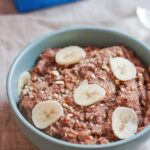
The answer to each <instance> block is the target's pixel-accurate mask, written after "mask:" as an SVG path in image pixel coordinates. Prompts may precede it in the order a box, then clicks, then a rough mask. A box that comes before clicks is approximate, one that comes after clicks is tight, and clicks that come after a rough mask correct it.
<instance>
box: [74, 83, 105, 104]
mask: <svg viewBox="0 0 150 150" xmlns="http://www.w3.org/2000/svg"><path fill="white" fill-rule="evenodd" d="M105 94H106V91H105V89H103V88H102V87H101V86H100V85H98V84H82V85H79V87H77V88H76V89H75V90H74V94H73V98H74V102H75V103H76V104H78V105H80V106H89V105H92V104H94V103H96V102H98V101H101V100H103V98H104V97H105Z"/></svg>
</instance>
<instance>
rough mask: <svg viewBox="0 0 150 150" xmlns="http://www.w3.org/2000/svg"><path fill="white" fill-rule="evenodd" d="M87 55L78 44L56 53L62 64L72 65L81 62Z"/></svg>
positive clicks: (57, 60)
mask: <svg viewBox="0 0 150 150" xmlns="http://www.w3.org/2000/svg"><path fill="white" fill-rule="evenodd" d="M85 57H86V53H85V51H84V50H83V49H82V48H80V47H78V46H68V47H65V48H63V49H61V50H59V51H58V52H57V53H56V56H55V60H56V62H57V63H58V64H60V65H66V66H68V65H72V64H76V63H79V62H80V61H81V60H82V59H84V58H85Z"/></svg>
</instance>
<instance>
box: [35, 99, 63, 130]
mask: <svg viewBox="0 0 150 150" xmlns="http://www.w3.org/2000/svg"><path fill="white" fill-rule="evenodd" d="M61 116H63V107H62V106H61V105H60V103H58V102H57V101H52V100H47V101H43V102H40V103H38V104H37V105H36V106H35V107H34V108H33V109H32V121H33V123H34V125H35V126H36V127H37V128H39V129H44V128H47V127H48V126H50V125H51V124H53V123H54V122H56V121H57V120H58V119H59V118H60V117H61Z"/></svg>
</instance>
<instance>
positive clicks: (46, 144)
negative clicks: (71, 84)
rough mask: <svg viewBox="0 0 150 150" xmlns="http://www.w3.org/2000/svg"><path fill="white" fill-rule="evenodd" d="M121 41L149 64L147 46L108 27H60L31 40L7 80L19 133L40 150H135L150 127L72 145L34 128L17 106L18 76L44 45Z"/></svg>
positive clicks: (30, 66) (31, 65) (12, 67)
mask: <svg viewBox="0 0 150 150" xmlns="http://www.w3.org/2000/svg"><path fill="white" fill-rule="evenodd" d="M118 44H123V45H125V46H127V47H129V48H131V49H132V50H133V51H134V52H135V53H136V55H137V56H138V57H139V58H140V59H141V60H142V61H143V62H144V63H145V64H146V65H150V48H149V47H148V46H147V45H146V44H144V43H142V42H140V41H138V40H137V39H135V38H133V37H131V36H129V35H127V34H124V33H121V32H118V31H114V30H110V29H99V28H94V27H80V28H70V29H65V30H60V31H57V32H53V33H49V34H47V35H45V36H43V37H41V38H39V39H37V40H36V41H34V42H32V43H30V44H29V45H28V46H27V47H26V48H25V49H24V50H23V51H22V52H21V53H20V54H19V55H18V56H17V58H16V59H15V61H14V63H13V64H12V66H11V68H10V71H9V74H8V79H7V93H8V97H9V102H10V106H11V108H12V112H13V114H14V117H15V120H16V122H17V124H18V125H19V127H20V129H21V130H22V132H23V133H24V134H25V135H26V137H28V138H29V139H30V141H31V142H32V143H33V144H35V145H36V146H37V147H38V148H39V149H41V150H50V149H51V150H83V149H88V150H96V149H97V150H98V149H99V150H129V149H130V150H131V149H132V150H135V149H136V147H138V146H139V145H141V144H142V143H144V142H145V141H146V139H147V138H149V137H150V126H148V127H146V128H145V129H144V130H143V131H141V132H140V133H138V134H136V135H135V136H133V137H131V138H129V139H126V140H121V141H117V142H114V143H110V144H104V145H80V144H72V143H68V142H65V141H61V140H58V139H55V138H53V137H50V136H48V135H46V134H44V133H43V132H41V131H40V130H38V129H36V128H35V127H33V126H32V125H31V124H30V123H29V122H28V121H27V120H26V119H25V118H24V117H23V116H22V114H21V113H20V111H19V110H18V108H17V102H18V95H17V82H18V78H19V75H20V74H21V73H22V72H23V71H25V70H29V69H31V68H32V67H33V66H34V64H35V62H36V60H37V58H38V56H39V55H40V53H41V52H42V51H43V50H44V49H45V48H47V47H64V46H69V45H80V46H86V45H96V46H100V47H106V46H111V45H118Z"/></svg>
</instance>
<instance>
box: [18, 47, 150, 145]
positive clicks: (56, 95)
mask: <svg viewBox="0 0 150 150" xmlns="http://www.w3.org/2000/svg"><path fill="white" fill-rule="evenodd" d="M18 93H19V103H18V107H19V110H20V111H21V113H22V114H23V116H24V117H25V118H26V119H27V120H28V121H29V122H30V123H31V124H33V125H34V126H35V127H36V128H38V129H40V130H41V131H42V132H44V133H46V134H48V135H50V136H52V137H55V138H57V139H61V140H64V141H68V142H72V143H77V144H106V143H109V142H115V141H118V140H121V139H126V138H129V137H131V136H133V135H134V134H136V133H137V132H139V131H141V130H142V129H143V128H144V127H146V126H147V125H148V124H149V122H150V76H149V72H148V68H147V67H146V66H144V65H143V64H142V62H141V61H140V60H139V59H138V58H137V57H136V56H135V55H134V53H133V52H132V51H131V50H129V49H128V48H126V47H124V46H112V47H107V48H98V47H94V46H93V47H92V46H88V47H83V48H81V47H78V46H69V47H66V48H62V49H61V48H54V49H51V48H47V49H46V50H45V51H44V52H43V53H42V54H41V55H40V56H39V58H38V60H37V63H36V64H35V66H34V67H33V68H32V69H31V70H30V71H28V72H24V73H22V74H21V76H20V79H19V82H18Z"/></svg>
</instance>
